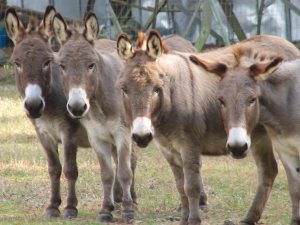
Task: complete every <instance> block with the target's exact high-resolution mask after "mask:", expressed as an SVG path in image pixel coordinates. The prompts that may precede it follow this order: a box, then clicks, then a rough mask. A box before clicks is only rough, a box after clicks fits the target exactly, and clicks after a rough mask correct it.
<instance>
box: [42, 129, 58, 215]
mask: <svg viewBox="0 0 300 225" xmlns="http://www.w3.org/2000/svg"><path fill="white" fill-rule="evenodd" d="M39 138H40V141H41V143H42V145H43V147H44V150H45V152H46V155H47V161H48V173H49V176H50V182H51V197H50V204H49V205H48V207H47V209H46V212H45V214H44V217H45V218H46V219H49V218H52V217H59V216H60V211H59V209H58V208H59V206H60V204H61V196H60V176H61V172H62V166H61V164H60V161H59V156H58V146H57V143H54V142H53V140H52V139H51V138H48V137H47V136H43V135H39Z"/></svg>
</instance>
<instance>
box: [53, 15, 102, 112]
mask: <svg viewBox="0 0 300 225" xmlns="http://www.w3.org/2000/svg"><path fill="white" fill-rule="evenodd" d="M53 29H54V33H55V36H56V38H57V39H58V41H59V42H60V44H61V48H60V51H59V55H58V58H57V60H58V64H59V65H60V68H61V71H62V77H63V84H64V92H65V95H66V96H67V99H68V103H67V110H68V112H69V113H70V115H71V116H72V117H74V118H81V117H83V116H85V115H86V113H87V112H88V111H89V108H90V100H91V99H92V98H93V97H94V96H95V92H96V90H97V83H98V74H99V71H100V69H101V67H103V65H102V63H103V62H102V61H101V60H100V58H99V56H98V54H97V52H96V50H95V48H94V46H93V44H94V43H93V42H94V40H95V39H96V38H97V35H98V33H99V24H98V19H97V17H96V15H95V14H93V13H89V14H88V15H87V16H86V18H85V28H84V31H83V33H79V32H78V31H77V30H73V31H71V30H70V29H69V28H68V27H67V25H66V23H65V21H64V20H63V18H62V16H61V15H60V14H56V15H55V16H54V19H53Z"/></svg>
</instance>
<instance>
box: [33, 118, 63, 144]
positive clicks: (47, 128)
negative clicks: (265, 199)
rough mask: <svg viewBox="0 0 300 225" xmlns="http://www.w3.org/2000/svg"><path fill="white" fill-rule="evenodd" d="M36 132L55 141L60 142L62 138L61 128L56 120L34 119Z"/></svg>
mask: <svg viewBox="0 0 300 225" xmlns="http://www.w3.org/2000/svg"><path fill="white" fill-rule="evenodd" d="M34 124H35V127H36V130H37V132H38V133H39V134H40V135H42V136H44V137H47V138H50V139H52V140H53V141H55V142H57V143H58V142H61V139H62V133H63V132H62V129H60V125H59V122H58V121H55V120H54V121H53V120H45V119H36V120H35V121H34Z"/></svg>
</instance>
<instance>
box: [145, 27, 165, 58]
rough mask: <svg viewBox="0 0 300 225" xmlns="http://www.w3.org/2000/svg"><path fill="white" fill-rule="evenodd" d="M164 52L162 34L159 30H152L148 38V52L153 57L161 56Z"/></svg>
mask: <svg viewBox="0 0 300 225" xmlns="http://www.w3.org/2000/svg"><path fill="white" fill-rule="evenodd" d="M162 53H163V45H162V41H161V38H160V35H159V33H158V32H157V31H155V30H152V31H150V34H149V37H148V40H147V54H148V55H149V56H150V57H151V58H153V59H157V58H159V57H160V56H161V55H162Z"/></svg>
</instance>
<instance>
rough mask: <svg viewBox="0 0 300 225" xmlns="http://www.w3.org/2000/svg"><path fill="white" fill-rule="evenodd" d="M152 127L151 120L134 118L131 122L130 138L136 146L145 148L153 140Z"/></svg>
mask: <svg viewBox="0 0 300 225" xmlns="http://www.w3.org/2000/svg"><path fill="white" fill-rule="evenodd" d="M153 134H154V131H153V127H152V123H151V120H150V119H149V118H147V117H136V118H135V120H134V121H133V126H132V130H131V137H132V140H133V141H134V142H136V144H137V145H138V146H139V147H141V148H145V147H147V146H148V144H149V143H150V142H151V141H152V139H153Z"/></svg>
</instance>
